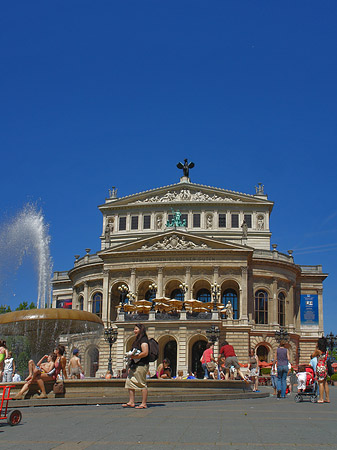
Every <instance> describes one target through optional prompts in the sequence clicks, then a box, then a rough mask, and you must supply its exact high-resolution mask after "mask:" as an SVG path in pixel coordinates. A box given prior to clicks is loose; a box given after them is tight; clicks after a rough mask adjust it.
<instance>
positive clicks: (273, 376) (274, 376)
mask: <svg viewBox="0 0 337 450" xmlns="http://www.w3.org/2000/svg"><path fill="white" fill-rule="evenodd" d="M271 362H272V366H271V369H270V379H271V385H272V386H273V389H274V393H273V395H276V394H277V365H276V361H275V360H274V359H272V360H271Z"/></svg>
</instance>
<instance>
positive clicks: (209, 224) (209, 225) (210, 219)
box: [206, 214, 213, 228]
mask: <svg viewBox="0 0 337 450" xmlns="http://www.w3.org/2000/svg"><path fill="white" fill-rule="evenodd" d="M212 227H213V216H212V215H211V214H209V215H208V216H207V219H206V228H212Z"/></svg>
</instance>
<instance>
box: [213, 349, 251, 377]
mask: <svg viewBox="0 0 337 450" xmlns="http://www.w3.org/2000/svg"><path fill="white" fill-rule="evenodd" d="M222 356H223V357H224V358H225V369H226V375H225V380H228V379H229V371H230V368H231V366H234V367H235V369H236V370H237V372H238V375H239V376H240V377H241V378H242V379H243V381H245V382H246V383H247V382H248V381H247V380H246V379H245V377H244V375H243V373H242V372H241V370H240V364H239V361H238V358H237V356H236V354H235V351H234V348H233V346H232V345H229V344H228V342H227V341H224V342H223V344H222V347H221V348H220V355H219V359H220V358H221V357H222Z"/></svg>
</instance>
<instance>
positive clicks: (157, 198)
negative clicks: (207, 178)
mask: <svg viewBox="0 0 337 450" xmlns="http://www.w3.org/2000/svg"><path fill="white" fill-rule="evenodd" d="M175 201H191V202H219V201H220V202H235V203H239V202H241V200H240V199H234V198H231V197H219V196H218V195H215V194H214V195H208V194H205V193H204V192H201V191H197V192H191V191H190V190H189V189H181V190H180V191H168V192H166V194H164V195H154V196H153V197H148V198H145V199H143V200H137V201H136V202H135V203H161V202H162V203H165V202H175Z"/></svg>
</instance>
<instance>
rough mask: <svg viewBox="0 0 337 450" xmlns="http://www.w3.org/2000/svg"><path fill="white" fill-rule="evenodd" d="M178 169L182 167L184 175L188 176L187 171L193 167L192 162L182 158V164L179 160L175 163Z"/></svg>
mask: <svg viewBox="0 0 337 450" xmlns="http://www.w3.org/2000/svg"><path fill="white" fill-rule="evenodd" d="M177 167H178V169H182V170H183V173H184V177H187V178H189V173H190V169H193V167H194V162H190V163H188V162H187V159H184V164H182V163H181V162H179V163H178V164H177Z"/></svg>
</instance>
